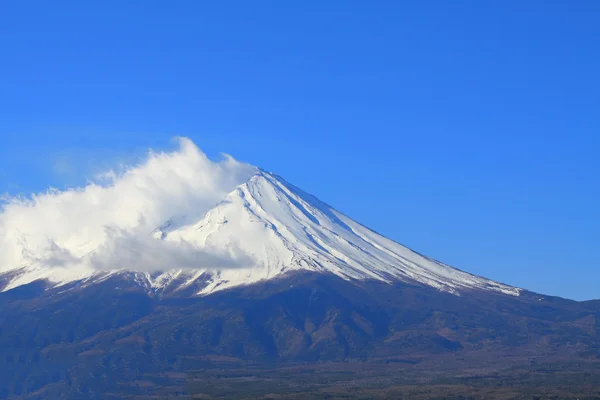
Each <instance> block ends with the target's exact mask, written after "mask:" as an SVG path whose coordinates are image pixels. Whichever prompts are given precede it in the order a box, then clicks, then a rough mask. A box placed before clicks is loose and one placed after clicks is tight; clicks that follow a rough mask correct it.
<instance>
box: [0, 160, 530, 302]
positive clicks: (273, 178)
mask: <svg viewBox="0 0 600 400" xmlns="http://www.w3.org/2000/svg"><path fill="white" fill-rule="evenodd" d="M152 236H153V237H154V238H155V239H156V240H162V241H164V242H166V243H168V244H169V245H171V248H173V247H175V248H177V246H181V247H182V248H183V247H185V248H189V247H193V248H197V249H203V250H211V251H218V252H220V253H223V254H230V255H231V257H233V258H236V257H238V258H239V256H240V255H243V256H244V257H242V258H244V260H245V261H244V262H243V263H240V265H235V266H228V267H223V268H221V267H219V266H218V265H216V266H215V267H213V266H208V268H206V267H204V266H203V267H201V268H189V267H188V268H177V267H172V266H171V265H169V264H168V262H169V261H168V260H167V263H166V265H164V268H163V269H162V271H160V272H154V273H149V272H135V271H138V267H139V266H138V265H135V263H136V261H135V260H132V261H131V264H132V265H121V266H116V265H115V266H113V267H112V268H115V269H113V270H111V271H109V272H106V271H102V272H98V271H96V270H85V269H81V268H79V269H78V268H75V269H73V272H70V271H65V270H64V268H63V269H57V268H53V267H51V266H48V265H43V264H37V265H29V266H24V267H21V268H19V269H16V270H13V271H9V272H8V273H4V274H3V277H2V276H0V279H2V280H3V281H4V282H5V285H4V290H7V289H10V288H13V287H16V286H19V285H21V284H25V283H29V282H31V281H34V280H36V279H46V280H49V281H50V282H54V283H55V284H57V285H61V284H65V283H69V282H74V281H81V282H83V283H85V284H92V283H94V282H98V281H104V280H105V279H106V278H107V277H108V276H111V275H115V274H124V273H126V271H130V272H133V274H132V276H134V277H135V280H136V281H137V282H139V283H140V284H142V285H145V286H148V287H149V288H151V289H152V290H169V291H180V290H183V289H186V292H189V291H191V293H190V294H200V295H204V294H208V293H211V292H214V291H218V290H222V289H227V288H232V287H236V286H240V285H247V284H252V283H256V282H259V281H262V280H269V279H273V278H277V277H281V276H283V275H284V274H286V273H287V272H290V271H311V272H319V273H330V274H334V275H336V276H338V277H341V278H343V279H346V280H349V279H356V280H376V281H384V282H389V283H391V282H397V281H400V282H406V283H413V284H417V285H426V286H431V287H434V288H436V289H438V290H441V291H445V292H450V293H454V294H460V292H461V291H462V290H466V289H477V290H486V291H493V292H501V293H504V294H509V295H515V296H518V295H519V289H517V288H514V287H510V286H507V285H504V284H500V283H497V282H494V281H491V280H489V279H485V278H482V277H479V276H475V275H472V274H469V273H466V272H463V271H460V270H458V269H455V268H453V267H450V266H448V265H446V264H443V263H441V262H439V261H436V260H434V259H431V258H429V257H426V256H423V255H421V254H419V253H416V252H415V251H413V250H411V249H409V248H407V247H405V246H402V245H401V244H399V243H396V242H394V241H392V240H390V239H387V238H385V237H384V236H382V235H380V234H378V233H376V232H374V231H372V230H370V229H368V228H366V227H364V226H363V225H361V224H359V223H357V222H355V221H353V220H352V219H350V218H349V217H347V216H345V215H344V214H342V213H340V212H338V211H336V210H335V209H334V208H332V207H331V206H329V205H328V204H325V203H324V202H322V201H320V200H319V199H317V198H316V197H314V196H312V195H310V194H308V193H306V192H304V191H302V190H301V189H299V188H297V187H295V186H293V185H292V184H290V183H288V182H286V181H285V180H284V179H282V178H281V177H279V176H277V175H275V174H273V173H269V172H265V171H263V170H260V169H257V170H256V173H255V174H253V175H252V176H251V177H250V178H249V179H248V180H247V181H246V182H245V183H243V184H241V185H239V186H237V187H236V188H235V190H233V191H232V192H230V193H229V194H227V195H226V197H225V198H224V199H223V200H222V201H221V202H219V203H218V204H216V205H215V206H214V207H213V208H212V209H210V210H209V211H208V212H207V213H206V214H205V215H204V216H203V217H202V218H201V219H200V220H190V218H189V217H181V218H173V219H171V220H170V221H168V222H167V223H165V224H163V225H162V226H161V227H159V228H157V229H156V230H155V231H154V232H152ZM188 264H189V263H188ZM127 273H129V272H127Z"/></svg>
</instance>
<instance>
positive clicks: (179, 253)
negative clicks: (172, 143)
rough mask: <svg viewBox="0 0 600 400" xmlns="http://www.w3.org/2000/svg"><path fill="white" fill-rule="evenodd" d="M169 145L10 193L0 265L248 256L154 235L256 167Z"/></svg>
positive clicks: (1, 220)
mask: <svg viewBox="0 0 600 400" xmlns="http://www.w3.org/2000/svg"><path fill="white" fill-rule="evenodd" d="M178 143H179V149H178V150H176V151H173V152H169V153H165V152H152V151H151V152H150V153H149V155H148V157H147V159H146V160H145V161H144V162H142V163H141V164H139V165H137V166H133V167H130V168H127V169H125V170H124V172H119V173H117V172H114V171H106V172H105V173H103V174H101V176H99V177H98V179H97V180H96V181H95V182H89V183H88V184H87V185H86V186H85V187H78V188H73V189H69V190H64V191H60V190H56V189H50V190H48V191H47V192H45V193H41V194H35V195H32V196H31V197H29V198H15V197H12V198H7V199H5V203H4V205H3V207H2V210H1V211H0V272H4V271H7V270H11V269H15V268H20V267H22V266H26V265H29V264H33V263H36V264H39V263H43V264H45V265H47V266H53V267H57V268H69V267H71V266H72V267H73V268H75V267H76V266H81V265H82V264H85V265H86V266H87V267H90V268H96V269H115V268H128V269H137V270H158V269H166V268H233V267H236V266H240V265H242V264H244V265H245V264H247V263H248V262H250V260H249V259H248V258H247V257H246V256H244V255H243V254H238V253H236V252H233V253H228V254H224V253H220V252H218V251H217V250H215V249H212V250H211V249H206V248H204V249H203V248H198V247H196V246H194V245H192V244H189V243H185V242H183V243H177V244H174V243H168V242H165V241H160V240H155V239H152V237H151V236H150V232H151V231H152V230H153V229H154V228H156V227H158V226H159V225H161V224H163V223H164V222H165V221H167V220H168V219H170V218H172V217H174V216H181V215H185V216H187V217H188V218H190V219H191V220H197V219H200V218H201V217H202V216H203V215H204V213H206V211H208V210H209V209H210V208H211V207H212V206H214V205H215V204H216V203H218V202H219V201H220V200H222V199H223V197H224V196H225V195H226V194H227V193H229V192H230V191H232V190H233V189H235V187H236V186H238V185H240V184H241V183H243V182H245V181H246V180H248V179H249V178H250V176H251V175H252V174H254V173H255V172H256V168H255V167H253V166H251V165H248V164H244V163H240V162H238V161H236V160H234V159H233V158H232V157H230V156H227V155H225V156H224V157H223V159H222V160H220V161H213V160H210V159H209V158H208V157H207V156H206V155H205V154H204V153H203V152H202V151H201V150H200V149H198V147H196V145H194V143H193V142H192V141H190V140H189V139H186V138H179V139H178Z"/></svg>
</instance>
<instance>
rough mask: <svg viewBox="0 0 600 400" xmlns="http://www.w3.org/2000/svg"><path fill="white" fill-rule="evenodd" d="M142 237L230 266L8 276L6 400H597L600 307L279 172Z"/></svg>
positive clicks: (40, 270) (27, 271) (0, 280)
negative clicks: (426, 246) (411, 245)
mask: <svg viewBox="0 0 600 400" xmlns="http://www.w3.org/2000/svg"><path fill="white" fill-rule="evenodd" d="M148 236H149V237H150V238H151V240H153V241H152V242H151V243H156V245H157V246H159V245H163V244H168V245H169V246H170V247H168V248H169V249H172V248H181V251H182V252H183V251H186V249H208V250H210V251H211V252H212V251H214V252H220V253H219V254H228V255H230V256H231V258H232V259H234V260H237V261H238V262H237V263H234V264H231V265H228V266H227V267H217V268H177V267H172V266H170V265H165V266H164V269H162V270H160V271H155V272H143V271H141V270H140V269H143V266H139V265H127V266H122V268H115V269H113V270H110V271H98V270H88V269H85V268H76V269H75V270H74V271H75V272H74V271H69V270H65V268H62V269H61V268H58V267H56V266H53V265H44V264H43V263H39V264H35V265H33V264H32V265H26V266H16V267H15V268H14V269H13V270H10V271H8V272H5V273H3V274H2V275H0V287H3V291H2V292H1V293H0V398H15V399H16V398H19V399H21V398H22V399H37V398H44V399H60V398H64V399H79V398H81V399H89V398H100V399H102V398H132V399H133V398H136V399H139V398H176V397H177V398H179V397H181V396H196V397H194V398H265V396H267V397H269V396H270V397H271V398H354V397H360V398H403V397H404V398H472V396H473V394H474V393H475V394H477V395H478V398H481V397H485V398H488V399H489V398H523V399H526V398H536V397H539V398H557V397H559V398H599V396H600V391H598V387H600V368H599V366H600V362H599V355H600V330H599V327H600V326H599V323H598V321H600V319H599V318H600V305H599V304H600V303H598V302H597V301H591V302H575V301H571V300H566V299H561V298H557V297H552V296H545V295H540V294H537V293H533V292H530V291H527V290H524V289H519V288H513V287H511V286H508V285H504V284H501V283H497V282H494V281H491V280H488V279H485V278H483V277H479V276H475V275H472V274H469V273H467V272H463V271H460V270H458V269H455V268H453V267H450V266H448V265H446V264H443V263H441V262H438V261H436V260H433V259H431V258H428V257H426V256H423V255H421V254H419V253H416V252H414V251H412V250H410V249H408V248H406V247H404V246H402V245H400V244H398V243H396V242H394V241H392V240H390V239H387V238H385V237H383V236H381V235H379V234H378V233H376V232H374V231H372V230H369V229H368V228H366V227H364V226H362V225H360V224H359V223H357V222H355V221H353V220H352V219H350V218H349V217H347V216H345V215H344V214H342V213H340V212H338V211H336V210H335V209H333V208H332V207H331V206H329V205H327V204H325V203H323V202H321V201H320V200H318V199H316V198H315V197H314V196H312V195H310V194H308V193H305V192H303V191H302V190H300V189H298V188H297V187H295V186H293V185H291V184H289V183H287V182H286V181H285V180H283V179H282V178H280V177H279V176H277V175H274V174H272V173H267V172H264V171H262V170H257V171H256V173H255V174H254V175H253V176H252V177H251V178H250V179H249V180H248V181H246V182H245V183H243V184H242V185H240V186H238V187H237V188H236V189H235V190H234V191H232V192H231V193H229V194H228V195H227V196H226V197H225V198H224V199H222V201H221V202H219V203H218V204H216V205H215V206H214V207H213V208H212V209H210V210H209V211H208V212H207V213H206V214H205V215H203V216H202V217H201V218H200V219H199V220H198V219H196V220H194V218H192V217H189V216H173V218H171V219H170V220H169V221H167V222H165V223H164V224H163V225H162V226H160V227H158V228H157V229H155V230H154V231H152V232H148ZM91 251H92V252H93V249H92V250H91ZM191 254H197V253H193V252H192V253H191ZM202 254H204V253H202ZM215 254H216V253H215ZM174 262H175V261H174ZM539 388H543V392H540V390H541V389H539ZM461 396H462V397H461ZM519 396H521V397H519ZM541 396H546V397H541ZM575 396H577V397H575Z"/></svg>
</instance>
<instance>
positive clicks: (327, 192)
mask: <svg viewBox="0 0 600 400" xmlns="http://www.w3.org/2000/svg"><path fill="white" fill-rule="evenodd" d="M92 3H95V4H92ZM484 3H485V4H484ZM599 19H600V3H599V2H596V1H577V2H567V1H533V0H532V1H503V2H500V1H492V2H477V1H453V2H448V1H440V2H438V1H428V2H418V1H414V2H394V1H390V2H385V1H375V2H367V1H328V2H311V1H307V2H275V1H269V2H265V1H256V2H234V1H223V2H201V1H183V0H181V1H176V2H166V1H143V2H142V1H131V2H117V1H105V2H79V1H77V2H76V1H59V2H47V1H27V2H22V1H8V2H4V3H3V4H2V10H1V11H0V57H1V60H2V62H1V63H0V193H4V192H8V193H9V194H13V195H14V194H19V193H20V194H28V193H31V192H35V191H41V190H44V189H45V188H47V187H48V186H54V187H59V188H64V187H69V186H73V185H80V184H83V183H84V182H85V179H86V178H88V177H90V176H92V175H93V174H94V173H95V172H97V171H98V170H102V169H103V168H107V167H108V166H111V165H115V164H117V163H122V162H135V160H136V157H140V156H141V155H143V153H144V151H145V150H146V149H148V148H150V147H152V148H155V149H166V148H172V147H173V143H172V142H171V140H170V139H171V138H172V137H173V136H176V135H184V136H188V137H190V138H192V139H193V140H194V141H195V142H196V143H197V144H198V145H199V146H200V147H201V148H202V149H203V150H204V151H205V152H207V154H209V155H210V156H218V154H219V153H220V152H226V153H230V154H232V155H233V156H234V157H236V158H237V159H240V160H243V161H247V162H250V163H252V164H255V165H258V166H261V167H263V168H265V169H267V170H272V171H274V172H277V173H278V174H280V175H282V176H284V177H285V178H286V179H287V180H289V181H290V182H293V183H294V184H296V185H298V186H300V187H301V188H303V189H305V190H307V191H309V192H312V193H313V194H315V195H317V196H318V197H320V198H321V199H322V200H324V201H326V202H328V203H330V204H331V205H333V206H334V207H336V208H337V209H339V210H341V211H343V212H345V213H346V214H348V215H349V216H351V217H353V218H354V219H356V220H358V221H360V222H362V223H363V224H365V225H367V226H369V227H371V228H372V229H374V230H377V231H378V232H380V233H383V234H385V235H386V236H389V237H391V238H393V239H395V240H397V241H399V242H401V243H403V244H406V245H408V246H410V247H412V248H414V249H416V250H418V251H420V252H422V253H425V254H428V255H431V256H433V257H436V258H438V259H440V260H442V261H444V262H446V263H449V264H451V265H454V266H456V267H459V268H461V269H464V270H467V271H469V272H473V273H476V274H479V275H484V276H486V277H489V278H493V279H496V280H500V281H503V282H506V283H509V284H513V285H517V286H521V287H525V288H528V289H531V290H535V291H539V292H543V293H548V294H556V295H562V296H566V297H570V298H576V299H590V298H599V297H600V288H599V287H598V285H597V282H599V281H600V268H599V267H600V265H599V262H598V258H597V254H596V253H597V249H598V243H599V242H600V211H599V207H598V205H599V204H600V183H599V179H598V177H599V176H600V157H599V156H598V154H599V150H600V118H599V115H600V114H599V110H600V77H599V74H598V71H600V51H599V50H598V49H599V47H598V43H600V24H598V20H599Z"/></svg>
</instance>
